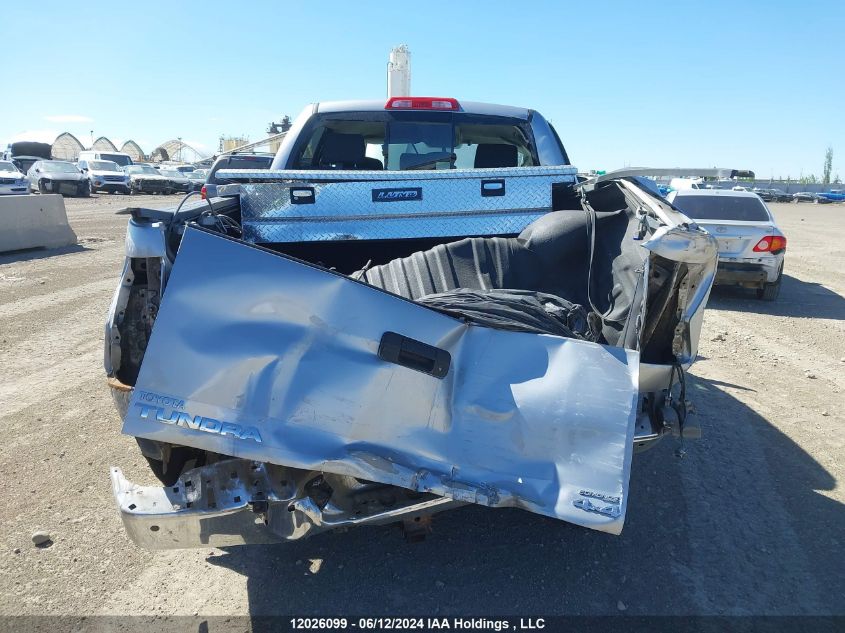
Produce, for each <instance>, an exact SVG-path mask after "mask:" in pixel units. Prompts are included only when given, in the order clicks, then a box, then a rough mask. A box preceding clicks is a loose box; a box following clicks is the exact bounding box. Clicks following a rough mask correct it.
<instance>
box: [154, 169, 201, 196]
mask: <svg viewBox="0 0 845 633" xmlns="http://www.w3.org/2000/svg"><path fill="white" fill-rule="evenodd" d="M159 173H160V174H161V175H162V176H164V177H165V178H167V180H168V183H169V184H168V187H167V193H188V192H189V191H193V190H194V185H193V183H192V182H191V179H190V178H188V176H187V174H184V173H182V172H181V171H179V170H178V169H170V168H167V167H162V168H161V169H160V170H159Z"/></svg>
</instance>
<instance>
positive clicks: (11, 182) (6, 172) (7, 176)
mask: <svg viewBox="0 0 845 633" xmlns="http://www.w3.org/2000/svg"><path fill="white" fill-rule="evenodd" d="M28 193H29V187H28V186H27V182H26V176H24V175H23V174H22V173H21V172H20V170H19V169H18V168H17V167H16V166H15V164H14V163H13V162H12V161H10V160H0V196H2V195H15V194H17V195H26V194H28Z"/></svg>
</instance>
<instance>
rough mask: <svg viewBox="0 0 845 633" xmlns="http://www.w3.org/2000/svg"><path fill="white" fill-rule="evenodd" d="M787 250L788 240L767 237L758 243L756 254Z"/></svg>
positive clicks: (771, 236)
mask: <svg viewBox="0 0 845 633" xmlns="http://www.w3.org/2000/svg"><path fill="white" fill-rule="evenodd" d="M785 248H786V238H785V237H782V236H780V235H767V236H766V237H764V238H763V239H762V240H760V241H759V242H757V245H756V246H755V247H754V252H755V253H777V252H778V251H782V250H783V249H785Z"/></svg>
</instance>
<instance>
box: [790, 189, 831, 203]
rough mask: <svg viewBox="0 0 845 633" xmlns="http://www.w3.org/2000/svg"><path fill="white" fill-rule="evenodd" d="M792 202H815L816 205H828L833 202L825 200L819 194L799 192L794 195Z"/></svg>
mask: <svg viewBox="0 0 845 633" xmlns="http://www.w3.org/2000/svg"><path fill="white" fill-rule="evenodd" d="M792 202H795V203H798V202H815V203H816V204H828V203H830V202H831V201H830V200H828V199H827V198H823V197H822V196H820V195H819V194H817V193H813V192H812V191H799V192H798V193H793V194H792Z"/></svg>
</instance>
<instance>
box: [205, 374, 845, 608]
mask: <svg viewBox="0 0 845 633" xmlns="http://www.w3.org/2000/svg"><path fill="white" fill-rule="evenodd" d="M690 383H691V384H690V391H691V392H692V396H691V397H692V399H693V403H694V404H695V408H696V410H697V411H698V413H697V414H695V415H696V416H697V418H698V420H699V422H700V424H701V426H702V430H703V433H704V439H702V440H699V441H697V442H690V443H689V445H688V446H687V449H688V452H687V456H686V457H685V458H683V459H680V458H678V457H676V456H675V455H674V449H675V448H676V446H677V445H676V442H675V441H674V440H673V439H670V438H667V439H665V440H664V441H663V442H661V443H660V444H659V445H658V446H656V447H655V448H654V449H652V450H651V451H648V452H645V453H642V454H639V455H635V457H634V466H633V470H632V475H631V485H630V501H629V506H628V516H627V521H626V527H625V529H624V531H623V533H622V535H621V536H619V537H614V536H610V535H607V534H602V533H599V532H593V531H590V530H586V529H583V528H580V527H576V526H573V525H569V524H566V523H563V522H560V521H555V520H552V519H547V518H544V517H540V516H537V515H534V514H530V513H528V512H524V511H520V510H511V509H506V510H492V509H488V508H484V507H480V506H468V507H464V508H461V509H458V510H454V511H451V512H447V513H445V514H442V515H438V516H437V517H435V519H434V532H433V533H432V534H431V535H430V536H429V537H428V538H427V539H426V540H425V541H424V542H422V543H418V544H413V545H409V544H406V543H405V541H404V539H403V537H402V534H401V532H400V530H399V529H398V528H391V527H376V528H372V527H371V528H359V529H355V530H351V531H348V532H346V533H327V534H322V535H318V536H315V537H314V538H312V539H309V540H305V541H299V542H292V543H289V544H285V545H272V546H262V547H240V548H230V549H228V550H227V552H226V554H224V555H222V556H214V557H209V558H208V559H207V560H208V562H209V563H210V564H213V565H220V566H223V567H226V568H229V569H232V570H235V571H237V572H238V573H240V574H243V575H245V576H247V587H248V593H249V602H250V612H251V614H252V615H254V616H260V615H270V614H288V615H290V614H296V615H315V616H318V615H322V616H326V615H332V614H340V613H344V614H348V615H353V614H354V615H366V616H377V615H400V614H401V615H409V614H421V615H468V614H475V615H484V616H494V615H514V614H518V615H531V614H545V615H552V614H588V615H597V614H619V613H620V612H622V611H624V612H625V613H626V615H642V614H673V615H678V614H680V615H688V614H729V615H759V614H770V615H776V614H830V613H838V614H843V613H845V597H843V596H845V582H843V575H842V574H841V570H842V569H843V567H845V556H843V543H842V541H841V539H842V532H841V528H842V526H843V525H845V505H842V504H840V503H837V502H836V501H833V500H831V499H828V498H827V497H825V496H823V495H821V494H819V493H818V492H816V491H819V490H831V489H833V488H834V487H835V485H836V481H835V480H834V478H833V477H832V476H831V475H830V474H829V473H828V472H827V471H826V470H825V469H824V468H823V467H822V466H821V465H820V464H819V463H817V462H816V461H815V460H814V459H812V457H810V456H809V455H808V454H807V453H806V452H804V451H803V450H802V449H801V448H800V447H799V446H798V445H797V444H795V443H794V442H793V441H792V440H790V439H789V438H788V437H787V436H785V435H783V434H782V433H780V432H779V431H778V430H777V429H776V428H775V427H774V426H772V425H771V424H769V423H768V422H767V421H766V420H765V419H764V418H762V417H760V416H759V415H757V414H756V413H755V412H754V411H752V410H751V409H749V408H748V407H747V406H746V405H744V404H742V403H741V402H739V401H738V400H736V399H735V398H734V397H732V396H731V395H730V394H728V393H725V392H723V391H721V390H720V389H719V388H718V387H717V386H715V385H713V384H711V383H710V382H708V381H706V380H702V379H697V378H694V377H692V378H691V380H690Z"/></svg>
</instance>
